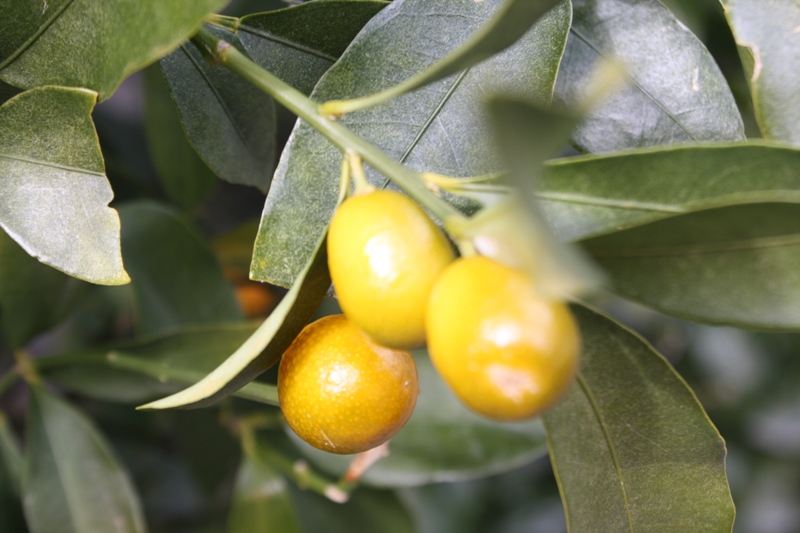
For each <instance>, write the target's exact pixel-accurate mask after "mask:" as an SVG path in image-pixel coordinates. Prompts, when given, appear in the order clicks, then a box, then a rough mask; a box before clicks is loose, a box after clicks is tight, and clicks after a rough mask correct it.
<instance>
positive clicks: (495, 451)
mask: <svg viewBox="0 0 800 533" xmlns="http://www.w3.org/2000/svg"><path fill="white" fill-rule="evenodd" d="M414 358H415V360H416V362H417V372H418V374H419V388H420V395H419V399H418V400H417V406H416V408H415V409H414V414H413V415H411V419H410V420H409V421H408V423H407V424H406V425H405V426H404V427H403V429H401V430H400V432H399V433H398V434H397V435H396V436H395V437H394V438H393V439H392V440H391V441H390V442H389V455H388V456H387V457H385V458H383V459H381V460H379V461H378V462H377V463H375V464H374V465H373V466H371V467H370V468H369V469H368V470H367V471H366V473H365V474H364V476H363V477H362V482H363V483H365V484H368V485H373V486H379V487H408V486H416V485H424V484H427V483H434V482H440V481H458V480H463V479H469V478H473V477H479V476H486V475H490V474H495V473H498V472H504V471H506V470H511V469H513V468H516V467H518V466H520V465H522V464H525V463H527V462H529V461H532V460H533V459H534V458H536V457H539V456H541V455H542V454H543V453H544V449H543V447H544V433H543V431H542V426H541V423H540V422H539V421H538V420H532V421H529V422H524V423H515V424H508V423H499V422H493V421H491V420H488V419H486V418H483V417H481V416H478V415H476V414H475V413H473V412H471V411H470V410H468V409H467V408H466V407H464V405H463V404H462V403H461V402H460V401H459V400H458V399H457V398H456V397H455V395H454V394H453V393H452V392H451V391H450V389H449V388H448V387H447V385H445V383H444V382H443V381H442V380H441V378H440V377H439V375H438V374H437V373H436V371H435V370H434V368H433V366H432V365H431V362H430V360H429V359H428V355H427V354H426V353H425V352H424V351H418V352H415V354H414ZM293 440H294V441H295V443H296V444H297V445H298V446H299V448H300V449H301V450H302V451H303V453H304V454H305V455H306V456H307V457H308V458H309V459H311V461H312V462H313V463H314V464H317V465H319V466H320V467H321V468H324V469H325V470H327V471H329V472H331V473H333V474H335V475H342V474H344V473H345V472H346V471H347V466H348V465H349V464H350V461H352V460H353V456H342V455H335V454H330V453H327V452H323V451H321V450H317V449H316V448H312V447H311V446H309V445H307V444H305V443H303V442H302V441H300V440H299V439H298V438H296V437H295V438H294V439H293Z"/></svg>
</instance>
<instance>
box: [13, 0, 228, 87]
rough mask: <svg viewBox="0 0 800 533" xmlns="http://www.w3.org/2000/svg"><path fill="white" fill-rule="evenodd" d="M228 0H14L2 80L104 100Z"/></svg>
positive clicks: (180, 40) (189, 33)
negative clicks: (76, 90) (81, 91)
mask: <svg viewBox="0 0 800 533" xmlns="http://www.w3.org/2000/svg"><path fill="white" fill-rule="evenodd" d="M225 3H226V2H225V0H173V1H171V2H164V1H162V0H117V1H114V2H101V3H97V2H95V1H94V0H72V1H70V0H58V1H54V2H52V3H48V2H41V1H39V0H15V1H14V2H13V5H12V6H8V7H6V8H4V12H3V19H2V21H0V35H3V36H4V43H3V45H0V69H2V70H0V78H1V79H3V81H6V82H7V83H10V84H11V85H16V86H17V87H21V88H24V89H30V88H32V87H36V86H39V85H65V86H69V87H87V88H89V89H93V90H95V91H97V92H98V93H99V95H100V99H101V100H105V99H106V98H108V97H109V96H111V93H113V92H114V90H115V89H116V88H117V86H118V85H119V83H120V82H121V81H122V80H123V79H124V78H125V77H126V76H128V74H130V73H132V72H134V71H136V70H139V69H140V68H142V67H144V66H145V65H147V64H149V63H151V62H153V61H155V60H156V59H158V58H159V57H161V56H163V55H164V54H166V53H168V52H169V51H171V50H172V49H174V48H176V47H177V46H178V45H179V44H180V43H181V42H182V41H184V40H185V39H186V38H187V37H189V36H190V35H191V34H193V33H194V32H195V31H196V30H197V28H199V27H200V24H201V23H202V21H203V19H204V18H205V17H206V16H207V15H208V14H209V13H210V12H212V11H214V10H216V9H219V8H221V7H222V6H223V5H225ZM6 35H10V36H11V38H10V39H9V40H8V41H6V40H5V36H6Z"/></svg>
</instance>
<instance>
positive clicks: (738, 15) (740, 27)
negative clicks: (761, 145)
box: [722, 0, 800, 145]
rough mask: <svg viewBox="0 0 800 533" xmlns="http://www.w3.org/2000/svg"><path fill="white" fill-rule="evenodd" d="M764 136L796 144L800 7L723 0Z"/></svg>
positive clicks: (786, 2)
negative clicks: (748, 77)
mask: <svg viewBox="0 0 800 533" xmlns="http://www.w3.org/2000/svg"><path fill="white" fill-rule="evenodd" d="M722 5H723V8H724V10H725V16H726V17H727V18H728V23H729V24H730V26H731V29H732V30H733V35H734V37H735V38H736V44H738V45H739V47H740V48H739V52H740V55H741V57H742V62H743V63H744V66H745V70H746V71H747V73H748V75H749V76H750V90H751V93H752V95H753V105H754V107H755V112H756V118H757V119H758V124H759V126H760V127H761V132H762V133H763V134H764V136H765V137H767V138H770V139H778V140H782V141H786V142H790V143H792V144H795V145H799V144H800V91H798V90H797V87H798V86H799V85H800V54H798V53H797V50H798V45H800V35H799V34H800V32H799V31H798V28H800V9H798V6H797V2H796V1H794V0H770V1H768V2H764V1H763V0H722Z"/></svg>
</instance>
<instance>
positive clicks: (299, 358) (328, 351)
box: [278, 315, 419, 454]
mask: <svg viewBox="0 0 800 533" xmlns="http://www.w3.org/2000/svg"><path fill="white" fill-rule="evenodd" d="M418 394H419V382H418V380H417V367H416V365H415V364H414V358H413V357H412V356H411V354H410V353H409V352H406V351H403V350H392V349H390V348H385V347H383V346H378V345H376V344H375V343H373V342H371V341H370V340H369V339H368V338H367V337H366V336H364V335H363V334H362V333H361V332H360V331H359V330H358V328H356V327H355V326H354V325H353V324H352V323H351V322H349V321H348V320H347V319H346V318H345V317H344V316H343V315H333V316H328V317H325V318H321V319H319V320H317V321H316V322H313V323H311V324H309V325H308V326H306V327H305V329H303V331H302V332H301V333H300V335H298V336H297V338H296V339H295V340H294V342H293V343H292V345H291V346H290V347H289V349H288V350H286V353H284V354H283V358H282V359H281V365H280V368H279V369H278V398H279V400H280V405H281V410H282V411H283V415H284V416H285V417H286V422H287V423H288V424H289V426H290V427H291V428H292V429H293V430H294V432H295V433H297V435H298V436H299V437H300V438H302V439H303V440H304V441H306V442H308V443H309V444H311V445H312V446H315V447H317V448H319V449H321V450H325V451H328V452H333V453H341V454H346V453H358V452H362V451H365V450H369V449H371V448H374V447H375V446H378V445H379V444H382V443H384V442H386V441H387V440H389V439H390V438H392V437H393V436H394V434H395V433H397V432H398V431H400V428H402V427H403V425H404V424H405V423H406V422H407V421H408V418H409V417H410V416H411V413H412V411H413V410H414V406H415V405H416V403H417V395H418Z"/></svg>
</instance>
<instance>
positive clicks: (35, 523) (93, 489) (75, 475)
mask: <svg viewBox="0 0 800 533" xmlns="http://www.w3.org/2000/svg"><path fill="white" fill-rule="evenodd" d="M22 491H23V495H24V497H23V501H24V504H25V517H26V519H27V523H28V527H29V528H30V530H31V533H53V532H54V531H58V532H60V533H61V532H63V533H85V532H88V531H92V532H97V533H105V532H108V533H144V532H145V531H146V528H145V523H144V518H143V517H142V512H141V508H140V504H139V500H138V498H137V496H136V493H135V492H134V489H133V486H132V484H131V482H130V479H129V478H128V475H127V473H126V472H125V471H124V470H123V469H122V467H121V466H120V465H119V463H118V462H117V459H116V458H115V457H114V454H113V453H112V451H111V449H110V448H109V446H108V444H107V443H106V441H105V439H104V438H103V436H102V435H101V434H100V433H99V431H98V430H97V428H95V427H94V424H92V422H91V421H90V420H89V419H88V418H87V417H86V416H85V415H84V414H82V413H80V412H79V411H77V410H76V409H75V408H74V407H72V406H70V405H68V404H66V403H64V402H63V401H62V400H61V399H59V398H58V397H57V396H54V395H52V394H50V393H49V392H47V391H45V390H44V389H42V388H40V387H39V386H35V387H33V388H32V395H31V402H30V406H29V413H28V422H27V452H26V457H25V467H24V471H23V477H22Z"/></svg>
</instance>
